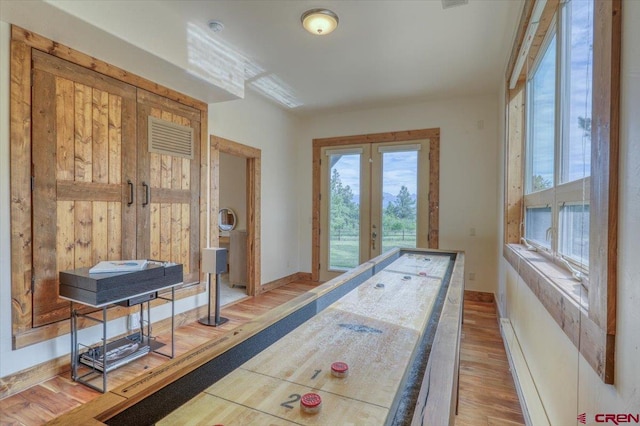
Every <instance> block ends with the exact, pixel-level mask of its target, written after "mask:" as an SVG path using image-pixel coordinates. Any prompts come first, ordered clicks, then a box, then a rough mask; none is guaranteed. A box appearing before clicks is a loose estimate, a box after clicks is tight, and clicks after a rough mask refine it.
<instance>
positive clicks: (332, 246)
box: [329, 233, 416, 270]
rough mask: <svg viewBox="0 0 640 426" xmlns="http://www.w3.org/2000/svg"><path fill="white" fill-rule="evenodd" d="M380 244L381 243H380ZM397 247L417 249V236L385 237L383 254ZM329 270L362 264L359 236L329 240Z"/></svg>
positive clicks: (396, 235) (395, 235)
mask: <svg viewBox="0 0 640 426" xmlns="http://www.w3.org/2000/svg"><path fill="white" fill-rule="evenodd" d="M378 243H379V242H378ZM396 247H401V248H415V247H416V235H415V234H408V233H405V235H404V237H403V236H402V234H392V235H385V236H384V237H383V239H382V252H383V253H384V252H387V251H389V250H392V249H394V248H396ZM329 258H330V259H329V264H330V267H329V269H331V270H347V269H351V268H355V267H356V266H358V265H359V264H360V253H359V243H358V236H356V235H353V236H346V235H341V236H340V238H339V239H338V237H333V236H332V238H331V240H329Z"/></svg>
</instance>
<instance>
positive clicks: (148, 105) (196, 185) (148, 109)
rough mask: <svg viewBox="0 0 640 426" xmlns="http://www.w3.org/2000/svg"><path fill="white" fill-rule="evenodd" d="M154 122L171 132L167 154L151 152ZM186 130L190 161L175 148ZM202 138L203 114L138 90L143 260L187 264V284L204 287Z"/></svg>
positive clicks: (164, 147) (163, 145)
mask: <svg viewBox="0 0 640 426" xmlns="http://www.w3.org/2000/svg"><path fill="white" fill-rule="evenodd" d="M149 117H153V118H155V119H159V121H156V123H157V124H159V126H160V127H161V128H163V130H161V132H167V133H166V134H165V135H163V136H164V137H165V138H166V143H162V142H161V143H160V144H159V146H160V147H161V148H162V149H161V151H162V152H163V153H160V152H158V151H153V150H154V148H153V147H150V135H149ZM163 123H164V124H163ZM167 123H168V124H169V126H165V125H166V124H167ZM171 124H175V125H177V126H175V128H174V129H172V128H171ZM185 129H193V134H192V136H191V155H190V156H189V155H184V151H183V149H176V147H175V143H174V140H178V139H181V138H182V137H183V136H184V134H183V130H185ZM174 131H175V132H177V134H176V135H175V137H173V135H171V132H174ZM199 138H200V111H199V110H196V109H193V108H190V107H187V106H184V105H181V104H179V103H177V102H174V101H171V100H169V99H166V98H163V97H161V96H158V95H155V94H152V93H149V92H146V91H144V90H141V89H139V90H138V189H139V191H140V192H139V198H140V199H141V200H143V201H141V202H140V203H138V229H139V232H140V235H141V241H140V242H139V244H138V258H148V259H157V260H163V261H172V262H176V263H182V264H183V267H184V282H185V283H193V282H198V281H199V253H200V248H199V245H200V231H199V230H200V216H199V209H200V144H199V143H198V141H199V140H200V139H199ZM182 148H184V146H183V147H182ZM152 151H153V152H152Z"/></svg>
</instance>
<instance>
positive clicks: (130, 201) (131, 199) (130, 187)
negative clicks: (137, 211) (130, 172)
mask: <svg viewBox="0 0 640 426" xmlns="http://www.w3.org/2000/svg"><path fill="white" fill-rule="evenodd" d="M127 185H129V201H127V205H128V206H130V205H131V204H133V182H131V179H127Z"/></svg>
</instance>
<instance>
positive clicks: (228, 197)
mask: <svg viewBox="0 0 640 426" xmlns="http://www.w3.org/2000/svg"><path fill="white" fill-rule="evenodd" d="M219 198H220V208H221V209H222V208H228V209H231V210H233V211H234V212H235V214H236V228H235V229H236V230H238V231H244V230H246V229H247V160H246V159H245V158H242V157H236V156H235V155H229V154H225V153H224V152H221V153H220V197H219ZM213 223H214V225H215V219H214V220H213Z"/></svg>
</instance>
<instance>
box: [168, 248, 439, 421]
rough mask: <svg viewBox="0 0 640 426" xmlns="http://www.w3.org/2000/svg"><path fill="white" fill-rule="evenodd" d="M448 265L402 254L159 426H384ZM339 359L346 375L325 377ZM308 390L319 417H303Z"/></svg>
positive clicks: (431, 258)
mask: <svg viewBox="0 0 640 426" xmlns="http://www.w3.org/2000/svg"><path fill="white" fill-rule="evenodd" d="M450 262H452V259H451V257H450V256H442V255H438V254H433V253H424V254H422V253H420V254H412V253H407V254H404V255H402V256H401V257H399V258H398V259H396V260H395V261H393V262H392V263H391V264H389V265H388V266H387V267H386V268H384V269H383V270H382V271H380V272H378V273H377V274H376V275H374V276H373V277H371V278H369V279H368V280H366V281H365V282H364V283H362V284H361V285H359V286H358V287H357V288H355V289H354V290H352V291H350V292H349V293H347V294H346V295H345V296H343V297H342V298H340V299H339V300H338V301H336V302H335V303H333V304H332V305H330V306H329V307H328V308H327V309H325V310H323V311H321V312H320V313H318V314H317V315H316V316H314V317H312V318H310V319H309V320H307V321H306V322H304V323H303V324H302V325H300V326H299V327H297V328H296V329H294V330H293V331H291V332H290V333H289V334H287V335H286V336H284V337H283V338H281V339H280V340H278V341H277V342H275V343H274V344H272V345H271V346H269V347H268V348H266V349H264V350H263V351H262V352H261V353H259V354H258V355H257V356H255V357H253V358H252V359H250V360H249V361H247V362H246V363H244V364H243V365H241V366H240V367H239V368H237V369H235V370H234V371H232V372H231V373H230V374H228V375H227V376H226V377H224V378H223V379H221V380H220V381H218V382H217V383H215V384H213V385H212V386H210V387H209V388H207V389H206V390H205V391H204V392H202V393H200V394H199V395H198V396H196V397H195V398H193V399H192V400H190V401H189V402H187V403H186V404H184V405H183V406H182V407H180V408H178V409H177V410H175V411H173V412H172V413H171V414H169V415H168V416H167V417H165V418H164V419H163V420H162V421H160V422H159V423H158V424H161V425H163V424H166V425H172V424H185V425H186V424H194V425H195V424H209V425H210V424H225V425H233V424H238V425H249V424H256V425H257V424H260V425H263V424H376V425H378V424H384V423H388V422H390V421H391V420H392V418H393V415H394V413H395V409H394V408H395V407H396V405H397V403H398V399H399V398H400V395H401V393H402V386H403V383H404V381H405V378H406V375H407V374H408V367H409V366H410V365H411V364H412V362H413V357H414V354H415V352H416V348H417V347H418V345H419V344H420V341H421V339H422V336H423V333H424V331H425V329H426V327H427V324H428V322H429V321H430V319H431V318H432V312H433V310H434V304H435V302H436V300H437V296H438V294H439V292H440V289H441V286H442V285H443V279H444V278H445V276H446V274H447V270H448V268H449V265H450ZM336 361H342V362H345V363H347V364H348V366H349V372H348V375H347V376H346V377H344V378H339V377H334V376H333V375H332V374H331V364H332V363H333V362H336ZM309 392H314V393H317V394H319V395H320V396H321V397H322V408H321V409H320V412H318V413H316V414H308V413H304V412H303V411H302V410H301V409H300V403H299V399H300V397H301V395H304V394H305V393H309Z"/></svg>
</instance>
